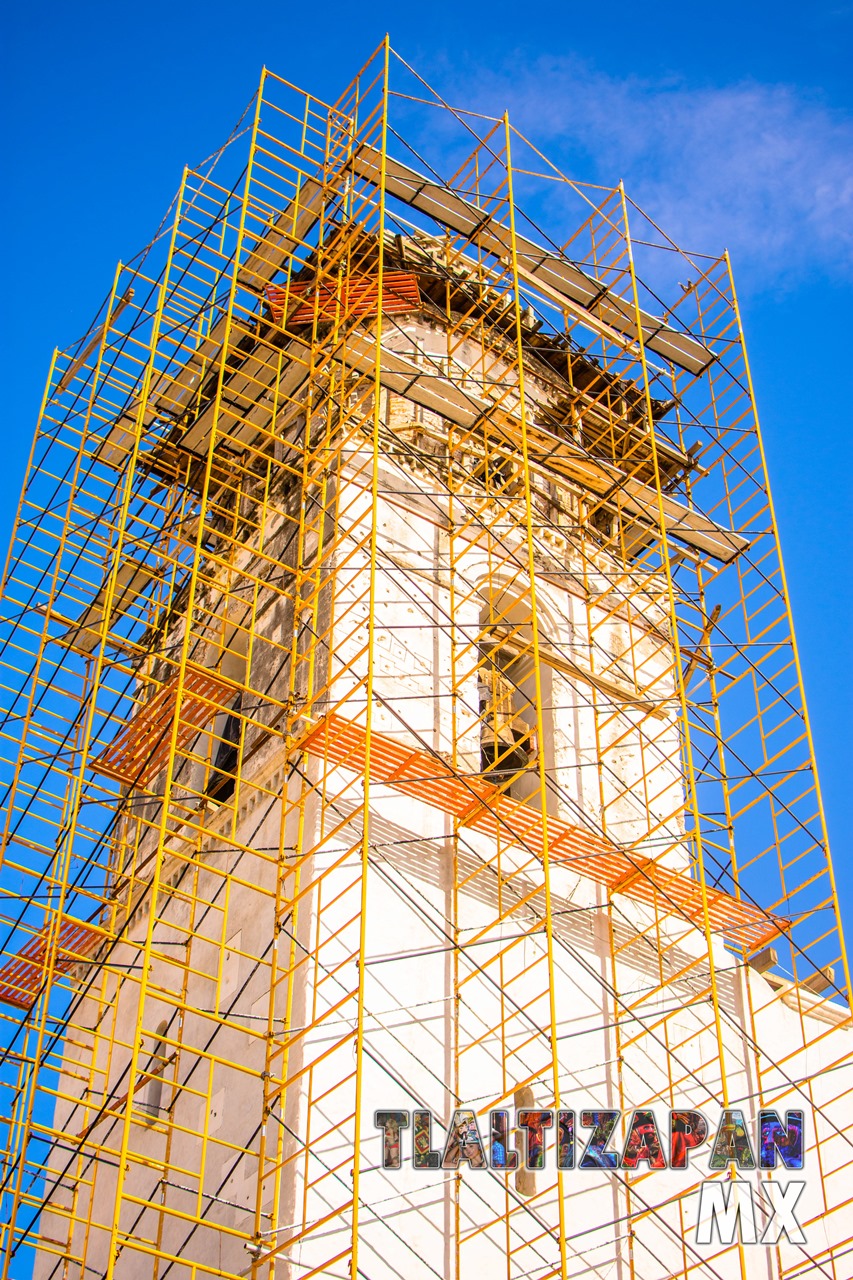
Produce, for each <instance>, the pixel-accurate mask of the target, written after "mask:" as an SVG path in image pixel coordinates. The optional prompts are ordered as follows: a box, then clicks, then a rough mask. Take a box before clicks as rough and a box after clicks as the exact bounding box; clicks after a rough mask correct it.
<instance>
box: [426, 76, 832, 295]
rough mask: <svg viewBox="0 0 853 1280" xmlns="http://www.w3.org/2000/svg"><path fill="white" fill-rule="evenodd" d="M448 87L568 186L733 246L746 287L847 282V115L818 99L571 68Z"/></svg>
mask: <svg viewBox="0 0 853 1280" xmlns="http://www.w3.org/2000/svg"><path fill="white" fill-rule="evenodd" d="M471 70H473V69H471ZM451 78H452V79H453V80H454V81H455V82H456V83H455V88H456V90H457V91H456V92H454V91H453V89H451V88H450V87H449V85H446V89H447V92H448V96H450V97H451V100H453V99H455V100H457V101H460V100H462V101H466V105H475V104H472V103H471V102H470V98H471V87H472V86H476V89H475V96H476V99H477V102H476V105H477V106H478V107H479V108H480V109H481V110H484V111H488V112H491V113H493V114H499V113H500V112H502V111H503V110H504V108H505V107H506V108H507V109H508V110H509V113H510V119H511V121H512V122H513V124H515V125H516V127H517V128H519V129H520V130H521V132H522V133H524V134H526V135H527V136H528V137H529V138H530V139H531V140H532V141H534V142H536V143H537V144H539V145H541V147H542V149H543V151H545V152H546V154H550V155H551V156H552V157H553V158H554V159H555V160H559V161H560V162H562V164H563V165H565V166H568V170H569V172H570V173H571V176H573V177H577V178H578V179H580V180H587V181H592V182H602V183H606V184H610V185H614V184H615V183H616V182H618V180H619V179H620V178H622V179H624V181H625V185H626V189H627V191H628V193H629V195H631V196H632V197H633V199H634V200H636V201H637V203H638V204H640V205H641V206H642V207H643V208H645V209H646V210H647V211H648V212H649V213H650V214H651V215H652V216H653V217H654V218H655V219H656V221H658V222H659V223H660V225H662V226H663V227H664V228H665V230H666V231H667V232H669V233H670V234H671V235H672V236H673V237H674V239H675V240H676V241H677V242H679V243H680V244H682V245H683V246H684V247H685V248H687V249H692V250H696V251H704V252H709V253H718V252H719V251H721V250H722V249H723V248H728V249H729V250H730V252H731V253H732V256H733V259H734V262H735V267H736V269H737V271H738V275H739V278H740V279H741V280H743V279H744V277H745V278H746V280H747V281H748V282H749V283H750V284H751V285H752V286H753V287H755V285H756V284H758V283H759V281H761V280H763V281H764V282H765V283H772V284H773V285H775V286H778V285H780V284H781V285H784V284H785V283H786V282H793V281H795V280H797V279H800V278H802V277H804V276H806V275H808V274H810V273H811V272H813V271H816V270H817V271H821V272H826V273H827V274H830V275H843V276H845V277H847V278H850V277H851V276H853V119H851V118H850V116H848V115H846V114H845V113H843V112H837V111H833V110H832V109H830V108H829V107H828V106H827V105H826V104H825V103H823V102H822V101H821V100H820V98H819V97H817V96H815V95H807V94H805V93H803V92H802V91H800V90H798V89H797V88H795V87H792V86H789V85H784V84H763V83H759V82H755V81H746V82H741V83H737V84H729V85H723V86H718V87H708V86H702V87H693V86H691V85H689V84H686V83H684V82H683V81H681V80H675V79H673V80H670V81H668V82H652V81H650V80H646V79H642V78H639V77H631V78H629V79H617V78H616V77H614V76H611V75H609V74H607V73H606V72H603V71H601V70H599V69H597V68H595V67H593V66H592V65H590V64H589V63H587V62H584V61H582V60H579V59H572V58H543V59H539V60H537V61H535V62H532V63H527V65H526V66H524V65H522V67H521V68H519V66H518V65H517V64H516V65H513V67H512V69H511V70H507V71H506V72H505V73H502V72H489V73H487V74H486V75H485V77H484V76H483V74H482V72H480V73H479V74H469V75H466V76H465V77H464V79H457V76H456V75H452V76H450V75H448V76H447V80H450V79H451ZM460 90H462V91H460Z"/></svg>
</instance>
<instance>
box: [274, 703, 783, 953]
mask: <svg viewBox="0 0 853 1280" xmlns="http://www.w3.org/2000/svg"><path fill="white" fill-rule="evenodd" d="M298 745H299V747H300V748H301V749H302V750H304V751H307V752H308V753H309V754H310V755H314V756H319V757H321V758H323V759H324V760H325V761H326V762H327V763H328V765H330V766H340V767H342V768H345V769H350V770H352V772H353V773H356V774H364V773H365V771H366V764H367V735H366V733H365V730H364V728H363V727H362V726H361V725H359V724H356V723H355V722H354V721H352V720H348V719H347V718H346V717H344V716H340V715H336V714H334V713H333V714H331V715H329V716H327V717H326V718H325V719H323V720H321V721H320V722H319V723H318V724H316V725H314V726H313V727H312V728H311V729H310V730H309V731H308V733H307V734H306V735H305V736H304V737H303V738H302V740H301V741H300V742H299V744H298ZM370 777H371V779H372V780H373V781H374V782H381V783H384V784H386V785H388V786H391V787H394V789H395V790H397V791H402V792H404V793H405V794H406V795H410V796H413V797H415V798H416V799H418V800H422V801H424V802H425V803H426V804H429V805H431V806H432V807H433V808H436V809H441V810H443V811H444V812H445V813H449V814H452V816H453V817H454V818H456V819H457V821H458V822H459V823H460V825H461V826H464V827H470V828H471V829H472V830H474V831H478V832H480V833H481V834H482V835H486V836H489V837H490V838H492V839H495V840H497V838H498V835H499V834H500V835H501V836H502V837H503V839H504V840H506V841H509V842H512V843H514V844H519V845H521V846H522V847H524V848H526V849H529V850H530V852H531V853H533V854H535V855H536V856H537V857H538V858H540V859H541V858H544V855H545V842H546V832H545V825H544V823H543V821H542V815H541V813H539V812H538V811H537V810H536V809H533V808H530V807H528V806H527V805H525V804H522V803H520V802H519V801H517V800H510V799H509V798H508V797H507V796H505V795H503V794H502V793H501V791H500V790H499V789H498V788H497V787H494V786H492V784H491V783H489V782H486V781H485V780H484V779H482V778H462V777H460V776H459V775H458V774H456V773H454V771H453V769H452V768H451V766H450V765H449V764H448V763H447V762H446V761H445V760H443V759H442V758H441V757H440V756H432V755H429V754H428V753H427V752H425V751H421V750H416V749H412V748H411V747H409V746H407V745H406V744H405V743H402V742H398V741H397V740H396V739H394V738H389V737H387V736H386V735H385V734H380V733H372V734H371V736H370ZM547 845H548V855H549V858H550V859H552V860H553V861H555V862H560V863H563V864H570V865H571V867H572V870H573V871H577V872H579V873H580V874H582V875H584V876H588V877H589V878H590V879H592V880H596V881H598V882H599V883H600V884H604V885H606V886H607V888H608V890H609V891H610V892H611V893H622V894H625V896H626V897H629V898H634V899H635V900H637V901H639V902H642V903H645V904H647V905H649V906H655V907H656V908H657V910H658V911H660V912H661V914H663V915H678V916H681V917H683V918H684V919H686V920H690V921H695V922H697V923H698V924H701V921H702V919H703V906H702V889H701V885H700V884H699V883H698V882H697V881H696V880H693V879H691V878H690V876H689V875H688V874H687V873H686V872H682V871H676V870H673V869H672V868H670V867H664V866H661V865H660V863H657V862H655V861H654V859H652V858H647V857H645V856H644V855H643V854H641V853H637V852H636V851H631V852H627V851H625V850H622V849H620V848H619V847H618V846H617V845H615V844H613V843H611V842H610V841H609V840H607V839H606V837H605V836H603V835H602V834H601V833H600V832H596V831H592V830H590V829H587V828H584V827H578V826H574V825H572V824H571V823H569V822H565V821H564V820H562V819H560V818H553V817H549V818H548V826H547ZM706 901H707V903H708V916H709V921H710V925H711V929H712V930H713V931H714V932H715V933H722V934H725V936H726V937H727V938H728V939H729V940H730V941H731V942H733V943H735V944H737V945H738V946H744V947H746V948H747V949H749V950H754V949H756V948H758V947H760V946H762V945H764V944H765V943H766V942H767V941H769V940H770V939H771V938H775V937H776V936H777V935H778V934H779V933H781V932H783V931H784V930H785V929H787V928H789V927H790V926H789V922H788V921H786V920H783V919H782V918H780V917H778V916H773V915H770V914H769V913H767V912H765V911H762V910H761V908H760V907H757V906H754V905H753V904H752V903H749V902H744V901H742V900H741V899H740V898H734V897H732V895H731V894H728V893H723V892H722V891H721V890H719V889H711V888H708V889H706Z"/></svg>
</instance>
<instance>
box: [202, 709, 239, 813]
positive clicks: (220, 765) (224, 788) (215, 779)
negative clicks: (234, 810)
mask: <svg viewBox="0 0 853 1280" xmlns="http://www.w3.org/2000/svg"><path fill="white" fill-rule="evenodd" d="M239 754H240V699H239V697H238V698H237V700H236V701H235V702H234V703H233V704H232V706H231V710H230V711H229V712H228V715H227V716H226V718H225V724H224V725H223V727H222V736H221V740H219V741H217V742H216V751H215V753H214V758H213V762H212V765H211V772H210V780H209V782H208V784H207V788H206V794H207V795H208V796H209V797H210V799H211V800H216V801H218V803H220V804H224V803H225V801H226V800H230V799H231V797H232V796H233V794H234V787H235V784H236V773H237V761H238V757H239Z"/></svg>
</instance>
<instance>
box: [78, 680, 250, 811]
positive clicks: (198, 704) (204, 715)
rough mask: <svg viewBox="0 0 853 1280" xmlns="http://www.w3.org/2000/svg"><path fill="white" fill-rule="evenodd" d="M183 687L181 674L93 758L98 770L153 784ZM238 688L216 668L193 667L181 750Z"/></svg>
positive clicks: (165, 755)
mask: <svg viewBox="0 0 853 1280" xmlns="http://www.w3.org/2000/svg"><path fill="white" fill-rule="evenodd" d="M178 688H179V676H178V675H175V676H173V677H172V679H171V680H169V681H168V682H167V683H166V684H164V685H163V687H162V688H161V689H159V690H158V691H157V693H155V695H154V697H153V698H152V699H151V701H150V702H146V703H145V705H144V706H143V707H141V708H140V710H139V711H138V712H137V714H136V715H135V716H134V717H133V719H132V720H131V721H130V723H129V724H127V725H125V727H124V728H123V729H121V730H119V732H118V733H117V734H116V736H115V737H114V738H113V740H112V742H111V743H110V745H109V746H108V747H107V749H106V750H105V751H103V752H102V753H101V755H99V756H98V757H97V759H95V760H92V761H91V768H92V769H93V770H94V772H95V773H100V774H103V775H104V776H105V777H107V778H115V779H116V781H117V782H124V783H127V784H128V785H129V786H136V787H147V786H148V784H149V783H150V782H152V781H153V779H154V778H156V777H157V774H158V773H159V772H160V770H161V769H162V768H163V766H164V765H165V763H166V761H167V759H168V756H169V745H170V742H171V730H172V721H173V719H174V716H175V711H176V709H177V704H178ZM234 693H235V686H234V685H232V684H231V683H230V682H229V681H227V680H225V679H223V677H221V676H219V675H217V674H216V673H215V672H213V671H204V670H202V669H201V668H199V667H187V670H186V673H185V675H184V682H183V697H182V698H181V706H180V718H179V721H178V734H177V742H176V744H175V750H176V751H182V750H183V749H184V748H185V747H187V746H188V745H189V743H190V742H192V740H193V738H194V737H195V736H196V734H197V733H200V732H201V730H202V729H204V727H205V726H206V725H207V724H209V723H210V721H211V720H212V719H213V717H214V716H215V715H216V713H217V711H221V710H222V708H223V707H226V706H228V705H229V704H230V703H231V702H232V701H233V698H234Z"/></svg>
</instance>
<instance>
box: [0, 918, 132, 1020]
mask: <svg viewBox="0 0 853 1280" xmlns="http://www.w3.org/2000/svg"><path fill="white" fill-rule="evenodd" d="M49 931H50V926H49V925H45V927H44V928H43V929H42V930H41V932H40V933H38V934H36V936H35V937H34V938H31V939H30V941H29V942H27V943H25V944H24V946H23V947H22V948H21V950H20V951H19V952H18V954H17V955H16V956H15V957H13V959H11V960H9V961H8V962H7V963H6V964H4V966H3V968H2V969H0V1003H3V1004H11V1005H14V1007H15V1008H16V1009H31V1008H32V1006H33V1004H34V1003H35V999H36V996H37V995H38V993H39V989H40V987H41V984H42V981H43V979H44V969H45V958H46V956H47V946H48V934H49ZM107 937H109V935H108V934H107V933H105V932H104V930H103V929H99V928H98V927H97V926H96V925H91V924H86V923H84V921H82V920H75V919H74V917H73V916H63V917H62V920H61V922H60V925H59V937H58V939H57V944H56V960H55V962H54V966H53V971H54V973H67V972H68V970H69V969H72V968H73V967H74V965H75V964H79V962H80V961H81V960H85V959H87V958H88V956H90V955H91V954H92V952H93V951H94V949H95V947H96V946H97V945H98V943H100V942H103V941H104V940H105V939H106V938H107Z"/></svg>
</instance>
